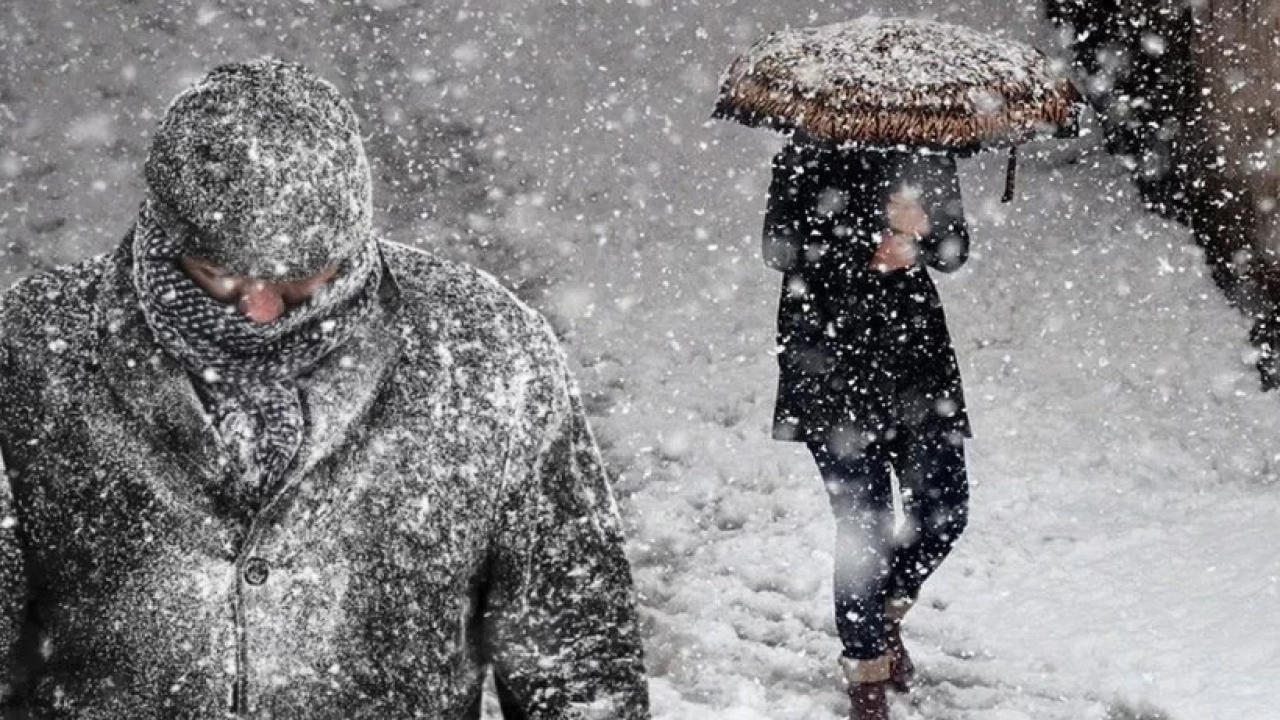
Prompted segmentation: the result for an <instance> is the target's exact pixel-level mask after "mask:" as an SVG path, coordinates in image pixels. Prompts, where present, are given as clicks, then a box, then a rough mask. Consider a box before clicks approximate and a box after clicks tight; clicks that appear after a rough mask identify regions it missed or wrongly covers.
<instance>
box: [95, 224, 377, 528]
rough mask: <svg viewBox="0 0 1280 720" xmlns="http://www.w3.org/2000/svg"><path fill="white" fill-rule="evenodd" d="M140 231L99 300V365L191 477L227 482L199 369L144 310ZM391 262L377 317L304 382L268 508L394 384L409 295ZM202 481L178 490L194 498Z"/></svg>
mask: <svg viewBox="0 0 1280 720" xmlns="http://www.w3.org/2000/svg"><path fill="white" fill-rule="evenodd" d="M132 236H133V233H132V232H130V233H129V234H128V235H127V236H126V237H125V239H124V241H123V242H122V243H121V244H120V246H119V247H118V248H117V249H116V251H115V253H114V254H113V255H112V258H111V262H109V263H108V265H107V271H106V277H105V278H104V279H105V284H104V292H103V293H102V294H101V295H100V296H99V298H98V301H97V306H96V308H95V317H96V320H95V322H96V325H97V333H98V343H97V348H96V352H97V354H98V364H99V366H100V367H101V368H102V370H103V374H104V375H105V378H106V382H107V384H108V385H109V386H110V387H111V389H112V391H113V392H114V394H115V395H116V397H117V399H118V400H119V401H120V402H121V404H122V405H123V406H124V407H125V408H126V411H127V412H128V413H129V414H131V415H133V416H134V418H135V419H136V420H137V421H139V423H140V424H141V425H142V426H143V427H145V428H148V429H150V430H151V431H153V432H152V439H153V442H155V443H157V444H159V445H161V446H163V447H165V448H166V449H167V450H169V451H171V452H173V453H175V454H176V455H177V457H178V460H179V463H180V464H181V466H182V467H183V468H184V469H185V470H186V471H187V472H188V473H189V476H190V477H194V478H195V479H197V480H199V481H200V484H202V485H204V486H205V487H212V486H215V485H217V484H219V483H222V482H224V479H223V477H222V475H221V472H220V470H219V468H221V467H223V466H224V465H225V461H224V460H223V458H222V457H221V452H220V449H219V446H218V442H217V437H216V431H215V429H214V427H213V425H212V423H211V420H210V418H209V415H208V413H206V412H205V409H204V405H203V403H202V401H201V400H200V397H199V396H198V395H197V393H196V389H195V386H194V384H193V383H192V380H191V378H190V376H189V375H188V374H187V372H186V371H185V370H184V369H183V368H182V366H181V365H180V364H179V363H178V361H177V360H175V359H174V358H172V357H170V356H169V355H168V354H167V353H165V352H164V351H163V350H162V349H161V348H160V346H159V345H158V344H157V343H156V341H155V339H154V337H153V336H152V333H151V330H150V328H149V326H148V325H147V323H146V319H145V318H144V316H143V314H142V309H141V306H140V304H139V303H138V299H137V295H136V292H135V290H134V284H133V277H132V268H133V252H132V246H133V239H132ZM384 270H386V272H384V274H383V277H384V281H383V284H382V287H381V288H380V289H379V294H380V296H381V298H382V302H381V303H380V305H381V312H379V313H378V314H377V316H376V319H375V321H373V322H370V323H368V324H367V325H365V326H364V327H362V328H360V329H359V330H357V331H356V333H355V335H354V336H353V337H352V339H351V340H350V341H349V342H348V343H347V344H346V345H344V346H343V347H342V348H339V349H338V350H336V351H335V352H334V353H333V354H331V355H330V356H329V357H327V358H325V360H323V361H322V362H321V363H320V365H319V366H318V367H317V368H315V369H314V370H313V371H312V372H311V373H310V374H309V375H308V376H307V377H305V378H304V379H302V380H301V381H300V387H301V389H302V402H303V407H304V409H305V413H306V430H305V435H304V437H303V442H302V447H301V449H300V450H299V451H298V455H297V456H296V457H295V458H294V461H293V464H292V465H291V466H290V469H289V471H288V472H287V473H286V474H285V477H284V479H283V481H282V482H281V483H279V485H278V487H277V489H276V490H275V491H274V493H273V495H272V496H271V497H269V498H268V499H267V501H266V503H265V504H264V506H263V507H264V508H265V507H267V506H270V505H272V504H274V503H275V502H276V501H277V500H278V499H279V497H280V495H282V494H283V493H284V492H285V491H287V490H289V489H290V488H292V487H294V486H295V485H296V484H297V483H298V482H299V481H300V480H301V479H302V478H303V477H305V476H307V475H308V474H309V473H310V472H312V471H313V470H314V469H315V468H316V466H318V465H319V464H320V463H321V462H323V461H324V460H325V459H326V458H328V457H330V456H331V455H332V454H333V453H334V452H335V451H336V450H337V449H338V448H340V447H341V446H342V445H343V443H344V442H345V441H346V440H347V439H348V438H349V437H350V435H351V433H352V432H353V431H354V430H355V428H356V427H358V426H359V424H360V421H361V420H362V419H363V418H364V417H365V416H366V415H367V414H368V412H369V410H370V409H371V408H372V406H373V404H374V400H375V399H376V397H377V395H378V393H379V391H380V390H381V389H382V388H383V387H384V386H385V379H386V377H387V376H388V375H389V373H390V371H391V370H392V369H393V367H394V365H395V363H396V361H397V359H398V358H399V356H400V353H401V347H400V338H399V336H398V335H397V334H396V333H395V332H394V330H393V328H394V327H395V326H396V323H395V322H394V320H395V318H396V315H397V314H398V312H399V310H400V304H401V303H400V293H399V289H398V285H397V283H396V281H395V279H394V278H393V277H392V274H391V271H390V268H386V267H385V266H384ZM193 489H194V488H191V487H185V488H181V489H175V490H178V491H179V493H178V494H179V495H181V496H186V497H191V494H190V493H191V492H192V490H193ZM193 499H194V498H193ZM199 504H201V505H203V504H205V503H203V502H201V503H199Z"/></svg>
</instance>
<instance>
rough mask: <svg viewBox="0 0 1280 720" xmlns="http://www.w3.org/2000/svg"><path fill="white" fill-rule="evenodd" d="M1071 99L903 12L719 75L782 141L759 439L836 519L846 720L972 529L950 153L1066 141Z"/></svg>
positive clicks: (969, 41)
mask: <svg viewBox="0 0 1280 720" xmlns="http://www.w3.org/2000/svg"><path fill="white" fill-rule="evenodd" d="M939 48H946V50H940V49H939ZM1076 98H1077V96H1076V94H1075V91H1074V88H1072V87H1071V85H1070V83H1069V82H1066V81H1064V80H1060V79H1058V78H1055V77H1053V76H1052V75H1051V73H1049V72H1048V69H1047V66H1046V63H1045V61H1044V58H1043V56H1041V55H1039V53H1037V52H1036V51H1035V50H1033V49H1031V48H1029V47H1026V46H1023V45H1019V44H1016V43H1007V42H1002V43H994V42H993V41H991V40H988V39H986V38H984V37H982V36H980V35H977V34H976V33H974V32H972V31H970V30H967V29H965V28H959V27H956V26H951V25H943V24H940V23H931V22H924V21H915V20H880V19H874V18H864V19H862V20H858V21H854V22H851V23H842V24H838V25H833V26H826V27H822V28H813V29H808V30H800V31H786V32H781V33H775V34H773V35H771V36H769V37H767V38H765V39H764V40H762V41H761V42H759V43H757V44H756V45H755V46H754V47H753V48H752V49H751V51H750V52H748V53H747V54H746V55H744V56H743V57H741V58H739V59H738V60H737V61H735V63H734V64H733V65H731V66H730V68H729V71H728V73H727V74H726V78H725V81H724V84H723V89H722V93H721V98H720V103H719V105H718V107H717V115H719V116H722V117H732V118H734V119H738V120H741V121H744V122H746V123H748V124H751V125H767V126H772V127H775V128H781V129H785V130H788V131H790V132H791V141H790V142H789V144H788V145H787V146H786V148H784V149H783V150H782V152H781V153H779V154H778V156H777V157H776V158H775V159H774V164H773V179H772V183H771V185H770V188H769V205H768V211H767V213H766V217H765V223H764V234H763V240H764V247H763V250H764V259H765V262H766V263H767V264H768V265H769V266H770V267H771V268H773V269H775V270H778V271H780V272H782V273H783V283H782V295H781V299H780V301H779V307H778V342H779V346H780V353H779V355H778V364H779V370H780V377H779V383H778V398H777V404H776V408H775V416H774V430H773V434H774V437H775V438H777V439H780V440H791V441H799V442H804V443H806V444H807V445H808V447H809V449H810V451H811V452H812V454H813V457H814V460H815V461H816V463H817V465H818V469H819V471H820V473H821V475H822V478H823V480H824V481H825V484H826V488H827V491H828V496H829V499H830V501H831V508H832V510H833V512H834V514H835V518H836V551H835V553H834V558H835V582H834V591H835V615H836V629H837V632H838V633H839V636H840V640H841V642H842V644H843V646H844V647H843V653H842V655H841V660H840V662H841V667H842V670H843V675H844V679H845V682H846V688H847V689H848V692H849V696H850V699H851V701H852V712H851V715H850V717H851V718H853V719H854V720H884V719H886V718H888V706H887V704H886V698H885V691H886V688H893V689H895V690H898V691H900V692H905V691H907V690H908V689H909V687H910V682H911V678H912V673H913V668H912V663H911V659H910V657H909V656H908V654H907V650H906V647H905V646H904V644H903V642H902V637H901V633H900V627H901V623H902V620H903V617H904V616H905V614H906V612H907V611H908V610H909V609H910V608H911V606H912V605H913V604H914V602H915V600H916V598H917V596H918V595H919V592H920V588H921V586H922V584H923V583H924V581H925V580H926V579H927V578H928V577H929V575H930V574H931V573H932V572H933V571H934V570H936V569H937V568H938V566H939V565H940V564H941V563H942V561H943V560H944V559H945V558H946V556H947V554H948V553H949V552H950V550H951V548H952V546H953V545H954V544H955V542H956V540H957V538H958V537H959V536H960V533H961V532H962V531H963V530H964V528H965V524H966V521H967V517H968V507H967V506H968V499H969V492H968V481H967V478H966V469H965V457H964V445H963V442H964V439H965V438H968V437H970V435H971V433H970V425H969V420H968V417H967V415H966V412H965V405H964V396H963V392H962V389H961V381H960V372H959V369H958V366H957V363H956V357H955V352H954V351H953V349H952V346H951V340H950V336H949V334H948V332H947V324H946V318H945V316H944V314H943V309H942V303H941V301H940V299H939V296H938V292H937V290H936V289H935V287H934V284H933V281H932V279H931V278H930V276H929V272H928V270H927V269H926V268H933V269H936V270H940V271H943V272H950V271H953V270H955V269H957V268H959V267H960V266H961V265H963V264H964V262H965V260H966V258H967V257H968V248H969V236H968V231H967V229H966V224H965V218H964V209H963V205H962V201H961V195H960V185H959V180H958V177H957V173H956V161H955V156H956V155H957V154H963V153H967V152H973V151H974V150H976V149H979V148H980V147H982V146H984V145H987V144H991V143H993V142H1002V143H1004V144H1007V145H1009V146H1012V145H1013V144H1014V143H1015V142H1017V141H1020V140H1026V139H1028V138H1029V137H1031V136H1032V135H1034V134H1036V133H1038V132H1043V131H1044V130H1045V129H1046V127H1054V126H1056V127H1058V128H1067V129H1070V128H1071V127H1073V125H1074V123H1073V120H1074V113H1075V103H1076ZM1010 158H1011V159H1010V173H1009V181H1010V183H1012V175H1013V156H1012V155H1011V156H1010ZM1010 195H1011V185H1010V188H1009V189H1007V191H1006V199H1008V197H1009V196H1010ZM891 475H893V476H896V477H897V480H898V485H899V487H900V489H901V500H902V506H903V509H904V510H905V516H906V517H905V522H904V523H903V527H902V528H900V529H897V530H895V521H894V513H893V481H892V477H891Z"/></svg>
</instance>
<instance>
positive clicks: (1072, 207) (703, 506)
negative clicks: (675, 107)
mask: <svg viewBox="0 0 1280 720" xmlns="http://www.w3.org/2000/svg"><path fill="white" fill-rule="evenodd" d="M707 132H708V133H711V134H715V133H720V134H722V135H726V136H733V137H732V139H734V140H735V141H739V142H742V143H743V144H744V145H750V144H751V142H752V141H750V140H748V139H747V137H748V136H746V135H744V134H740V133H739V132H738V131H737V130H736V129H728V130H724V129H712V130H708V131H707ZM768 142H770V141H769V140H763V139H762V140H759V141H758V142H756V144H755V147H754V148H752V149H751V152H752V154H753V156H754V157H755V160H756V162H757V163H758V164H759V166H760V167H761V168H765V167H767V161H768V150H769V149H771V148H773V147H776V141H772V142H773V144H772V145H766V143H768ZM1002 165H1003V163H1002V158H1000V157H998V156H988V157H985V158H980V159H975V160H969V161H964V162H963V163H962V171H963V173H964V181H965V192H966V199H967V207H968V209H969V214H970V222H971V230H972V234H973V240H974V253H973V257H972V259H971V261H970V264H969V265H968V266H967V267H966V269H965V270H963V271H961V272H960V273H958V274H956V275H953V276H942V277H941V278H940V279H939V285H940V287H941V291H942V293H943V296H944V300H945V301H946V303H947V309H948V314H949V319H950V323H951V327H952V331H953V334H954V336H955V340H956V344H957V348H958V352H959V355H960V360H961V363H962V371H963V373H964V376H965V380H966V383H967V391H968V396H969V401H970V405H971V412H972V415H973V419H974V423H975V425H976V432H977V438H976V439H975V440H974V441H973V442H972V443H971V445H970V460H971V468H970V472H971V477H972V480H973V482H974V495H973V513H972V520H971V524H970V528H969V530H968V532H967V534H966V536H965V537H964V538H963V540H962V541H961V543H960V545H959V547H958V548H957V550H956V552H955V554H954V555H953V556H952V558H951V559H950V560H949V561H948V563H946V564H945V565H944V566H943V568H942V569H941V570H940V572H939V574H938V575H937V576H936V577H935V579H934V580H933V581H932V582H931V583H930V584H929V585H927V586H926V588H925V593H924V596H923V598H922V603H921V607H919V609H918V610H917V611H916V612H915V613H914V614H913V615H912V616H911V618H910V619H909V621H908V625H907V641H908V643H909V644H910V646H911V647H912V648H913V649H914V651H915V652H916V653H917V654H918V660H919V663H920V664H921V665H922V667H923V687H922V688H921V690H920V691H919V692H918V693H917V694H915V695H913V696H912V697H911V698H910V699H909V700H903V701H900V702H899V703H898V710H897V711H896V712H898V713H899V715H898V716H899V717H904V718H930V719H935V718H936V719H951V718H973V719H975V720H976V719H979V718H980V719H983V720H1011V719H1013V718H1062V719H1064V720H1065V719H1068V718H1071V719H1080V718H1108V719H1110V720H1119V719H1122V718H1169V719H1171V720H1172V719H1176V720H1206V719H1212V718H1224V719H1225V718H1276V717H1280V710H1276V709H1275V708H1276V707H1278V706H1280V683H1278V682H1277V680H1280V641H1278V640H1277V633H1276V620H1275V617H1276V612H1277V610H1280V562H1278V561H1277V559H1276V556H1275V554H1274V546H1275V545H1276V544H1277V542H1280V528H1277V526H1276V523H1275V521H1274V518H1275V517H1277V516H1280V487H1277V485H1276V484H1275V475H1276V473H1277V468H1278V467H1280V443H1278V442H1277V441H1276V440H1275V438H1276V437H1277V436H1278V435H1277V430H1278V429H1280V412H1277V411H1278V410H1280V405H1278V403H1280V400H1278V399H1277V398H1276V397H1275V396H1274V395H1271V396H1266V395H1262V394H1261V393H1260V392H1258V390H1257V387H1256V386H1257V382H1256V378H1255V376H1254V375H1253V373H1252V372H1251V370H1250V368H1249V366H1248V365H1247V360H1248V354H1249V351H1248V346H1247V343H1246V332H1247V324H1246V322H1245V321H1244V320H1243V319H1242V318H1241V317H1239V316H1238V315H1237V314H1236V313H1235V312H1234V311H1233V310H1231V309H1230V308H1228V307H1226V305H1225V303H1224V302H1223V301H1222V300H1221V298H1220V296H1219V294H1218V293H1217V292H1216V290H1215V289H1214V288H1213V286H1212V284H1211V282H1210V281H1209V280H1208V278H1207V277H1206V274H1205V271H1204V269H1203V264H1202V260H1201V259H1200V257H1199V254H1198V251H1196V250H1195V248H1194V247H1193V246H1192V245H1191V244H1190V241H1189V237H1188V235H1187V233H1186V232H1185V230H1183V229H1182V228H1180V227H1177V226H1175V225H1171V224H1168V223H1165V222H1163V221H1161V220H1160V219H1158V218H1156V217H1154V216H1152V215H1150V214H1148V213H1145V212H1143V211H1142V209H1141V207H1140V205H1139V203H1138V201H1137V199H1136V197H1135V194H1134V191H1133V190H1132V189H1131V187H1130V186H1129V184H1128V182H1127V180H1126V179H1125V177H1124V175H1123V170H1122V169H1121V167H1120V164H1119V162H1118V161H1116V160H1114V159H1113V158H1109V157H1107V156H1105V155H1104V154H1102V153H1101V151H1100V150H1099V149H1098V148H1096V147H1095V146H1093V145H1092V144H1091V143H1089V142H1087V141H1086V142H1081V143H1077V144H1076V146H1074V147H1073V148H1070V149H1069V150H1066V151H1058V152H1056V153H1053V154H1048V155H1047V156H1046V157H1042V158H1040V159H1037V160H1032V161H1030V162H1026V163H1024V164H1023V165H1024V168H1025V170H1024V172H1023V173H1022V177H1021V181H1020V190H1021V196H1020V197H1019V199H1018V200H1017V202H1016V203H1015V204H1013V205H1008V206H1006V205H1001V204H1000V203H999V202H998V201H997V200H996V198H997V197H998V194H999V190H1000V181H1001V179H1002V173H1001V172H1000V171H1001V169H1002ZM764 185H765V176H764V173H763V170H762V171H761V172H759V173H757V174H753V175H750V176H748V177H740V178H738V181H737V182H736V183H735V182H734V180H733V179H725V181H724V187H723V191H722V192H720V193H719V194H718V195H717V196H716V197H714V198H708V200H712V201H714V203H715V204H714V205H709V206H708V208H707V213H708V215H709V216H710V215H721V216H726V217H732V218H734V219H733V220H730V221H726V223H724V224H734V225H740V226H741V227H742V228H745V229H747V230H746V232H744V233H743V234H742V235H741V236H740V237H732V236H730V237H723V236H720V235H718V234H714V235H713V234H711V233H709V232H707V230H706V225H707V224H708V223H711V222H715V221H714V220H706V219H700V218H699V216H698V215H696V214H690V215H688V216H687V219H686V221H685V227H682V228H678V230H677V232H676V233H675V234H673V235H672V236H670V237H665V238H654V239H652V240H651V241H650V242H649V243H648V244H647V245H645V246H644V247H643V252H636V253H635V254H634V255H632V256H631V261H630V262H615V263H609V262H608V261H607V260H608V257H609V256H610V253H616V252H617V249H616V248H610V247H609V245H608V243H607V242H606V243H605V244H604V245H603V246H598V247H596V248H594V249H593V250H588V251H585V252H584V255H586V257H583V258H580V261H581V263H582V266H583V267H587V268H591V272H590V273H589V276H588V277H589V279H587V278H581V279H580V280H581V284H580V285H578V286H575V285H574V284H573V282H574V281H573V279H572V278H570V280H569V281H567V283H566V285H565V286H564V287H565V288H567V289H566V291H565V294H564V304H563V306H562V310H564V311H565V312H566V313H567V314H569V315H571V316H572V315H574V312H573V311H574V309H575V308H577V310H578V312H577V315H576V317H577V319H576V321H575V323H574V327H573V332H572V333H571V339H572V341H573V342H574V343H575V346H576V348H575V353H576V355H577V357H578V358H580V360H581V362H582V365H583V367H582V369H581V371H580V375H581V379H582V383H583V385H584V388H585V389H586V390H587V392H588V393H589V395H590V396H591V398H592V404H593V407H594V408H595V409H596V411H597V412H598V413H599V417H598V418H597V419H596V426H597V430H598V432H599V433H600V435H601V440H602V444H604V445H605V447H606V450H607V452H608V455H609V457H610V459H611V461H612V462H613V464H614V465H615V470H617V471H618V472H619V473H620V474H621V477H620V480H619V483H618V489H619V492H620V494H621V495H622V496H623V497H624V499H625V504H624V507H625V508H626V512H627V515H628V520H629V521H630V522H631V524H632V525H633V531H632V546H631V550H632V556H633V559H634V562H635V566H636V573H637V578H638V583H639V588H640V592H641V595H642V600H641V601H642V604H643V605H644V608H645V611H644V614H645V618H646V622H647V625H648V631H649V643H648V651H649V665H650V669H651V674H652V675H653V697H654V701H655V709H656V711H657V715H658V716H659V717H663V718H690V719H692V718H706V717H718V718H741V719H743V720H746V719H756V718H822V717H837V716H839V715H840V714H841V713H842V712H844V700H843V698H842V696H841V695H840V693H839V690H838V687H839V686H838V683H837V679H836V674H835V657H836V654H837V652H838V643H837V641H836V638H835V637H834V632H833V622H832V621H831V618H830V614H831V611H830V606H829V602H830V601H829V597H830V592H831V587H830V580H829V573H830V568H831V562H832V561H831V557H830V555H829V545H830V542H831V537H832V533H833V531H834V528H833V524H832V522H831V519H830V517H829V514H828V512H829V511H828V509H827V506H826V501H825V498H824V497H823V491H822V489H821V486H820V483H819V481H818V478H817V472H816V470H815V468H814V467H813V464H812V461H811V460H810V459H809V457H808V455H807V453H806V452H805V451H804V450H803V448H802V447H800V446H796V445H791V444H783V443H776V442H773V441H770V440H769V439H768V423H769V418H770V412H771V408H772V400H773V397H772V393H773V390H774V383H775V379H776V377H775V364H774V358H773V356H772V354H771V351H772V347H773V338H772V333H773V322H774V317H773V312H774V308H775V302H776V296H777V289H778V284H779V278H778V276H776V275H774V274H771V273H770V272H769V271H768V270H766V269H765V268H764V267H763V265H761V264H760V262H759V259H758V252H757V249H756V243H757V242H758V240H757V239H756V237H755V235H754V234H753V232H752V231H753V230H754V227H755V224H757V223H758V222H759V218H760V215H761V213H762V209H763V189H764ZM673 224H676V225H677V226H678V225H679V221H673ZM575 287H576V289H574V288H575Z"/></svg>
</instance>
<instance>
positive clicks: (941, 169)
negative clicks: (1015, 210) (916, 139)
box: [904, 155, 969, 272]
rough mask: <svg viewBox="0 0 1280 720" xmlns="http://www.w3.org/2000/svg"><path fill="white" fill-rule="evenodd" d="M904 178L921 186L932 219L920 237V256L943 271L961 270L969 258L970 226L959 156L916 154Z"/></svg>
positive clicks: (926, 207)
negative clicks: (965, 213)
mask: <svg viewBox="0 0 1280 720" xmlns="http://www.w3.org/2000/svg"><path fill="white" fill-rule="evenodd" d="M904 180H905V182H906V183H907V184H909V185H910V186H911V187H912V188H916V189H918V192H919V197H920V204H921V205H922V206H923V207H924V209H925V212H926V213H927V214H928V218H929V222H928V225H929V229H928V231H927V232H925V233H924V234H923V235H921V237H920V240H919V248H920V259H921V260H923V261H924V262H925V263H926V264H928V265H929V266H930V267H932V268H934V269H936V270H940V271H942V272H954V271H956V270H959V269H960V267H961V266H963V265H964V263H965V261H966V260H968V259H969V228H968V225H967V224H966V223H965V219H964V200H963V198H962V197H961V195H960V176H959V174H958V173H957V171H956V160H955V158H954V157H952V156H950V155H924V156H916V158H914V162H913V163H912V164H911V167H910V169H909V171H908V172H907V173H905V178H904Z"/></svg>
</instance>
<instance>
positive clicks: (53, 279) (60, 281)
mask: <svg viewBox="0 0 1280 720" xmlns="http://www.w3.org/2000/svg"><path fill="white" fill-rule="evenodd" d="M109 262H110V260H109V257H108V256H106V255H99V256H96V257H93V258H89V259H88V260H84V261H81V262H78V263H75V264H72V265H61V266H58V267H55V268H51V269H48V270H42V271H40V272H36V273H33V274H31V275H28V276H27V277H24V278H22V279H21V280H19V281H18V282H16V283H14V284H13V286H12V287H10V288H9V289H8V290H5V291H4V292H3V293H0V328H3V333H0V340H3V341H4V342H5V343H6V344H9V345H10V346H11V347H12V346H13V344H14V343H15V342H19V343H20V342H23V341H26V340H33V339H35V338H32V337H30V336H31V334H33V333H35V334H38V335H39V336H41V337H45V336H56V335H59V334H61V333H67V332H74V331H76V330H78V329H80V328H81V327H82V326H86V327H87V325H88V323H89V322H90V320H91V318H92V316H93V302H94V299H95V298H96V296H97V294H98V292H99V290H100V287H101V284H102V280H103V278H104V277H105V275H106V273H107V270H108V266H109ZM54 340H56V337H55V338H54ZM52 341H53V340H51V342H52Z"/></svg>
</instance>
